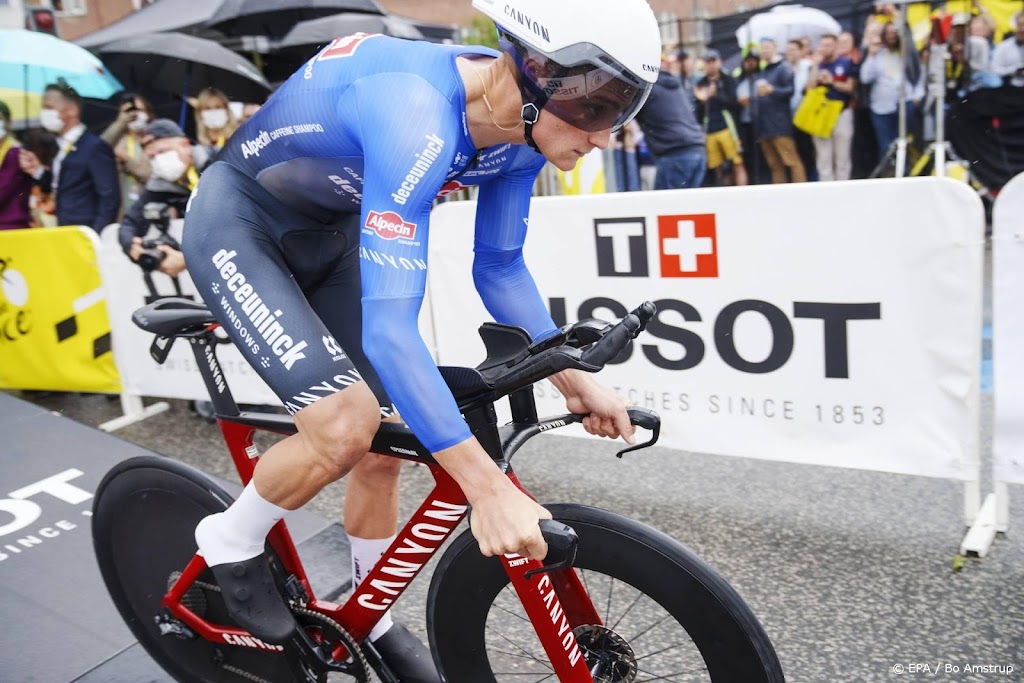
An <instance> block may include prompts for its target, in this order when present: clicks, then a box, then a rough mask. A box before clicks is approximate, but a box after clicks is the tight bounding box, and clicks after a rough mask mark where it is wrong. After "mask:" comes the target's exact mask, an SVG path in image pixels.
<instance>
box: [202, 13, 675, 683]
mask: <svg viewBox="0 0 1024 683" xmlns="http://www.w3.org/2000/svg"><path fill="white" fill-rule="evenodd" d="M473 5H474V6H475V7H476V8H477V9H479V10H481V11H482V12H483V13H485V14H486V15H488V16H489V17H490V18H492V19H493V20H494V21H495V22H496V23H497V24H498V27H499V28H498V32H499V37H500V43H501V48H502V49H501V51H499V52H495V51H492V50H489V49H486V48H480V47H463V46H440V45H433V44H428V43H419V42H407V41H402V40H398V39H392V38H388V37H384V36H379V35H367V34H356V35H354V36H349V37H346V38H339V39H337V40H335V41H334V42H333V43H331V44H330V45H329V46H327V47H326V48H324V49H323V50H321V52H320V53H319V54H318V55H316V56H315V57H313V58H312V59H310V60H309V61H308V62H307V63H306V64H305V66H304V67H303V68H302V69H300V70H299V71H298V72H296V73H295V74H294V75H293V76H292V77H291V78H290V79H289V80H288V81H287V82H286V83H285V84H284V85H283V86H282V87H281V88H280V89H279V90H278V91H277V92H276V93H275V94H274V95H273V97H271V98H270V100H269V101H268V102H267V103H266V105H264V106H263V107H262V108H261V109H260V110H259V111H258V112H256V114H254V115H253V117H252V118H251V119H249V120H248V121H247V122H246V123H245V125H243V126H242V127H241V128H240V129H239V130H238V131H237V132H236V133H235V134H234V136H233V137H232V138H231V139H230V141H229V142H228V144H227V145H226V146H225V148H224V150H223V151H222V153H221V156H220V157H219V160H218V161H217V162H215V163H214V164H212V165H211V166H210V167H209V168H208V169H207V170H206V171H205V173H204V174H203V177H202V180H201V181H200V183H199V185H198V186H197V187H196V189H195V192H194V193H193V196H192V198H191V200H190V202H189V207H188V210H187V213H186V217H185V231H184V243H183V247H184V251H185V255H186V260H187V262H188V268H189V271H190V273H191V274H192V276H193V280H194V281H195V283H196V286H197V287H198V288H199V289H200V291H201V293H202V295H203V297H204V299H205V300H206V301H207V302H208V303H209V304H210V308H211V310H213V312H214V313H215V315H216V316H217V318H218V320H219V321H220V322H221V324H222V325H223V327H224V329H225V330H226V331H227V333H228V334H229V336H230V337H231V338H232V340H233V341H234V343H235V344H236V345H237V346H238V347H239V348H240V350H241V352H242V354H243V355H244V356H245V357H246V358H247V359H248V360H249V362H250V363H251V364H252V365H253V367H254V368H255V369H256V371H257V372H258V373H259V374H260V376H261V377H262V378H263V379H264V380H265V381H266V382H267V384H268V385H269V386H270V387H271V388H272V389H273V390H274V391H275V393H276V394H277V395H278V396H279V397H280V398H281V400H282V401H283V403H284V405H285V407H286V408H287V409H288V411H289V412H291V413H292V414H294V416H295V422H296V425H297V427H298V434H297V435H295V436H292V437H290V438H287V439H284V440H283V441H281V442H279V443H277V444H275V445H274V446H273V447H272V448H270V449H269V450H268V451H267V452H266V453H265V454H263V456H262V457H261V458H260V462H259V464H258V466H257V468H256V471H255V474H254V476H253V479H252V481H251V482H250V483H249V485H248V486H247V487H246V488H245V489H244V491H243V492H242V494H241V496H240V497H239V499H238V500H237V501H235V503H234V504H232V506H231V507H230V508H229V509H228V510H227V511H226V512H224V513H221V514H218V515H213V516H211V517H208V518H206V519H204V520H203V521H202V522H201V523H200V524H199V526H198V527H197V529H196V541H197V543H198V546H199V549H200V551H201V552H202V553H203V556H204V557H205V559H206V562H207V563H208V564H209V565H210V566H211V568H212V570H213V573H214V575H215V576H216V578H217V580H218V582H219V583H220V584H221V586H222V587H223V588H224V591H223V595H224V598H225V601H226V602H227V605H228V609H229V610H231V612H232V616H234V617H235V618H236V619H237V621H238V623H239V625H241V626H242V627H244V628H246V629H247V630H249V631H250V632H252V633H253V634H255V635H256V636H258V637H260V638H262V639H263V640H266V641H268V642H284V641H286V640H287V639H288V637H289V636H290V634H291V633H292V630H293V629H294V627H295V625H294V621H293V619H292V617H291V615H290V613H289V611H288V609H287V607H286V606H285V604H284V602H283V600H282V598H281V597H280V596H279V595H278V594H277V592H276V591H275V590H274V586H273V581H272V578H271V575H270V571H269V569H268V567H267V563H266V562H265V560H264V558H263V557H262V555H261V553H262V552H263V546H264V539H265V536H266V534H267V533H268V532H269V530H270V528H271V527H272V526H273V525H274V524H275V523H276V522H277V521H278V520H279V519H281V517H283V516H284V515H285V513H286V512H287V511H289V510H293V509H296V508H298V507H300V506H302V505H304V504H305V503H306V502H308V501H309V500H310V499H311V498H312V497H313V496H315V495H316V493H317V492H319V491H320V489H322V488H323V487H324V486H326V485H327V484H328V483H330V482H332V481H335V480H337V479H340V478H341V477H343V476H345V475H346V474H350V475H351V476H349V479H348V489H347V493H346V500H345V529H346V532H347V533H348V534H349V535H350V540H351V545H352V556H353V577H354V581H356V582H358V581H359V580H360V579H361V578H362V577H363V576H364V575H365V573H366V572H367V571H368V570H369V569H370V568H371V567H372V566H373V564H374V563H375V562H376V560H377V559H378V558H379V557H380V555H381V554H382V553H383V552H384V551H385V550H386V549H387V547H388V546H389V545H390V543H391V541H392V540H393V538H394V534H395V530H396V528H397V520H398V466H399V464H400V461H399V460H396V459H394V458H385V457H382V456H376V455H369V456H367V455H366V451H367V449H368V447H369V446H370V443H371V440H372V438H373V436H374V434H375V432H376V431H377V428H378V425H379V423H380V420H381V419H382V418H383V419H390V420H395V419H398V414H399V413H400V414H401V417H402V418H403V419H404V420H405V422H406V423H407V424H408V425H409V427H410V428H411V429H412V431H413V432H414V433H415V434H416V435H417V437H418V438H419V439H420V440H421V441H422V442H423V444H424V445H425V446H426V447H427V448H429V449H430V451H431V452H432V453H433V454H434V456H435V458H436V459H437V461H438V462H439V463H440V464H441V465H442V467H444V469H445V470H447V471H448V472H449V473H450V474H451V475H452V476H453V478H454V479H455V480H456V481H457V482H458V483H459V484H460V485H461V486H462V488H463V490H464V491H465V493H466V495H467V498H468V499H469V502H470V503H471V505H472V506H473V515H472V517H471V528H472V530H473V534H474V536H475V537H476V539H477V540H478V541H479V544H480V549H481V551H482V552H483V553H484V554H485V555H495V554H499V553H511V552H518V553H520V554H522V555H524V556H528V557H531V558H538V559H539V558H543V556H544V555H545V554H546V544H545V542H544V540H543V537H542V536H541V534H540V531H539V528H538V525H537V522H538V520H539V519H542V518H547V517H549V514H548V513H547V511H546V510H544V508H542V507H541V506H539V505H537V504H536V503H534V502H533V501H532V500H531V499H529V498H528V497H526V496H525V495H523V494H522V493H521V492H520V491H519V490H518V489H517V488H515V487H514V485H512V484H511V483H510V481H509V480H508V478H507V477H505V476H503V475H502V473H501V472H500V471H499V470H498V469H497V468H496V467H494V464H493V462H492V461H491V460H490V459H489V458H488V457H487V455H486V453H485V451H484V450H483V448H482V447H481V446H480V444H479V443H478V442H477V441H476V439H475V438H474V437H473V436H472V435H471V434H470V432H469V430H468V428H467V426H466V424H465V422H464V421H463V419H462V417H461V415H460V413H459V410H458V408H457V406H456V404H455V401H454V399H453V398H452V395H451V392H450V391H449V390H448V388H447V386H446V385H445V383H444V381H443V380H442V378H441V376H440V374H439V372H438V371H437V368H436V366H435V365H434V363H433V361H432V359H431V356H430V353H429V352H428V350H427V347H426V345H425V344H424V343H423V341H422V339H421V338H420V335H419V331H418V326H417V317H418V314H419V310H420V304H421V301H422V297H423V293H424V286H425V283H426V261H427V238H428V223H429V217H430V208H431V204H432V202H433V200H434V199H435V197H437V196H438V195H439V193H441V194H443V193H445V192H447V191H452V190H456V189H458V188H462V187H466V186H470V185H479V186H480V192H479V209H478V214H477V228H476V235H475V241H474V247H475V252H476V255H475V261H474V265H473V275H474V280H475V284H476V287H477V289H478V291H479V293H480V295H481V298H482V299H483V301H484V303H485V305H486V306H487V309H488V311H489V312H490V314H491V315H492V316H493V317H494V318H495V319H496V320H497V321H498V322H502V323H508V324H515V325H519V326H521V327H523V328H525V329H526V330H527V331H528V332H529V333H530V334H531V335H532V336H533V337H534V338H540V337H542V336H543V335H545V334H546V333H548V332H550V331H552V330H553V329H554V327H555V325H554V323H553V322H552V319H551V317H550V315H549V314H548V312H547V310H546V307H545V305H544V302H543V299H542V298H541V296H540V295H539V293H538V291H537V288H536V285H535V284H534V281H533V279H532V277H531V276H530V274H529V272H528V271H527V269H526V266H525V265H524V262H523V257H522V246H523V241H524V239H525V236H526V231H527V227H528V216H529V207H530V196H531V190H532V187H533V184H534V179H535V177H536V175H537V173H538V172H539V170H540V169H541V167H542V166H543V164H544V162H545V159H547V160H548V161H551V162H552V163H553V164H555V165H556V166H557V167H559V168H561V169H563V170H571V169H572V168H573V167H574V166H575V165H576V163H577V161H578V160H579V159H580V157H582V156H583V155H585V154H586V153H588V152H590V151H591V150H592V149H594V148H600V149H604V148H605V147H607V145H608V142H609V137H610V135H611V133H612V132H613V131H615V130H617V129H619V128H621V127H622V126H623V125H624V124H625V123H627V122H628V121H629V120H630V119H632V117H633V116H634V115H635V114H636V112H637V111H638V110H639V108H640V107H641V106H642V105H643V103H644V101H645V99H646V98H647V95H648V94H649V93H650V90H651V87H652V85H653V83H654V81H655V80H656V78H657V75H658V69H659V59H660V50H661V45H660V34H659V30H658V25H657V21H656V20H655V18H654V15H653V13H652V11H651V9H650V7H649V6H648V4H647V2H646V0H599V1H598V0H564V1H562V2H550V1H549V0H509V1H508V2H502V3H497V2H494V1H493V0H474V2H473ZM553 382H554V384H555V385H556V386H557V387H558V389H559V390H560V391H561V392H562V394H564V396H565V397H566V403H567V406H568V408H569V410H571V411H573V412H578V413H589V417H588V418H586V420H585V422H584V425H585V428H586V429H587V431H589V432H590V433H592V434H596V435H600V436H605V437H611V438H617V437H620V436H621V437H623V438H625V439H626V441H628V442H629V443H632V442H633V437H632V433H633V427H632V426H631V425H630V423H629V418H628V415H627V413H626V407H627V406H626V403H625V401H624V400H623V399H621V398H620V397H618V396H617V395H616V394H615V393H614V392H613V391H611V390H610V389H607V388H605V387H603V386H601V385H600V384H598V383H597V382H596V381H594V380H593V379H592V378H591V376H590V375H587V374H585V373H581V372H576V371H566V372H563V373H561V374H559V375H556V376H554V377H553ZM396 408H397V410H396ZM364 456H365V457H364ZM370 640H371V641H372V642H374V644H375V646H376V647H377V649H378V650H379V651H380V652H381V653H382V655H383V656H384V657H385V659H386V660H387V661H388V662H389V665H391V666H392V667H393V668H395V669H397V671H396V673H397V674H398V675H399V677H400V678H401V680H402V681H408V682H410V683H416V682H417V681H436V680H438V678H437V674H436V672H434V671H433V668H432V666H431V665H430V664H429V662H430V656H429V654H428V653H427V652H426V649H425V648H424V647H423V645H422V644H421V643H419V641H418V640H417V639H416V638H415V637H414V636H412V635H411V634H409V633H408V631H407V630H405V629H404V628H400V626H399V625H397V624H395V625H392V621H391V619H390V616H388V615H385V618H384V619H382V621H381V622H380V623H379V624H378V625H377V627H376V628H375V629H374V631H373V632H372V633H371V634H370Z"/></svg>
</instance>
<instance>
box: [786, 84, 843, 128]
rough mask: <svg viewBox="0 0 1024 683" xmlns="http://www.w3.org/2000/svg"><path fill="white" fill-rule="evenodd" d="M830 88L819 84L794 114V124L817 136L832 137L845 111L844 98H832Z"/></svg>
mask: <svg viewBox="0 0 1024 683" xmlns="http://www.w3.org/2000/svg"><path fill="white" fill-rule="evenodd" d="M827 94H828V88H826V87H825V86H819V87H817V88H815V89H814V90H811V91H810V92H809V93H807V95H806V96H805V97H804V101H803V102H801V103H800V107H799V108H798V109H797V110H796V114H794V115H793V125H794V126H796V127H797V128H799V129H800V130H802V131H803V132H805V133H807V134H808V135H813V136H814V137H816V138H825V139H828V138H830V137H832V129H833V128H835V127H836V122H837V121H838V120H839V115H840V114H842V113H843V102H842V100H830V99H828V98H827V97H826V96H825V95H827Z"/></svg>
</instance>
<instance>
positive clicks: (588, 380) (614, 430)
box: [551, 370, 636, 445]
mask: <svg viewBox="0 0 1024 683" xmlns="http://www.w3.org/2000/svg"><path fill="white" fill-rule="evenodd" d="M551 381H552V382H553V383H554V385H555V386H556V387H558V390H559V391H560V392H562V395H564V396H565V405H566V407H567V408H568V409H569V411H570V412H573V413H589V415H588V416H587V417H585V418H584V419H583V428H584V429H585V430H587V432H589V433H590V434H594V435H595V436H606V437H608V438H610V439H617V438H619V437H620V436H621V437H622V439H623V440H624V441H625V442H626V443H628V444H631V445H632V444H634V443H636V439H635V438H633V434H634V433H635V432H636V427H635V426H633V425H632V424H631V423H630V421H629V413H627V412H626V408H628V407H629V402H628V401H626V399H624V398H622V397H621V396H619V395H618V394H616V393H615V392H614V391H612V390H611V389H609V388H608V387H606V386H604V385H602V384H599V383H598V382H597V381H596V380H594V379H593V378H592V377H591V376H590V375H588V374H586V373H584V372H581V371H579V370H565V371H563V372H560V373H558V374H557V375H552V376H551Z"/></svg>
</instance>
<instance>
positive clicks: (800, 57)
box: [786, 40, 817, 179]
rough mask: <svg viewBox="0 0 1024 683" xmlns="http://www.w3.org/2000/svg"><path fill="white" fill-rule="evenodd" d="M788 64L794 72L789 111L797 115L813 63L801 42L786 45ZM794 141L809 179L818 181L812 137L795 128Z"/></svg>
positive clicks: (795, 41)
mask: <svg viewBox="0 0 1024 683" xmlns="http://www.w3.org/2000/svg"><path fill="white" fill-rule="evenodd" d="M786 63H787V64H789V68H790V69H792V70H793V97H792V98H790V100H789V111H790V113H791V114H796V110H797V109H799V108H800V104H801V103H802V102H803V101H804V93H805V92H806V90H807V79H808V77H809V76H810V75H811V67H812V66H813V63H812V61H811V59H810V58H809V57H807V56H805V55H804V48H803V43H801V42H800V41H799V40H791V41H789V42H788V43H786ZM793 141H794V142H796V152H797V154H799V155H800V163H802V164H803V165H804V169H805V170H806V171H807V176H808V178H811V179H817V172H816V171H815V161H814V142H813V141H812V140H811V136H810V135H808V134H807V133H805V132H803V131H802V130H798V129H796V128H794V129H793Z"/></svg>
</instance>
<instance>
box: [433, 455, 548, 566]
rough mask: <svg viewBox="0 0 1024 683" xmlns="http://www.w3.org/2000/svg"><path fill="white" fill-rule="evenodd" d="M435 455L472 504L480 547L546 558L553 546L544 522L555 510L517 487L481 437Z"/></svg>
mask: <svg viewBox="0 0 1024 683" xmlns="http://www.w3.org/2000/svg"><path fill="white" fill-rule="evenodd" d="M434 459H435V460H437V462H438V463H440V465H441V467H443V468H444V469H445V471H446V472H448V474H450V475H451V476H452V478H453V479H455V481H456V482H458V484H459V486H460V487H461V488H462V490H463V491H464V492H465V493H466V499H467V500H468V501H469V504H470V505H472V506H473V514H472V515H470V519H469V526H470V529H472V530H473V537H474V538H476V540H477V542H478V543H479V544H480V552H482V553H483V554H484V555H486V556H487V557H491V556H492V555H505V554H508V553H518V554H520V555H522V556H523V557H530V558H533V559H538V560H542V559H544V557H545V556H546V555H547V554H548V545H547V542H546V541H545V540H544V536H543V535H542V534H541V532H540V524H539V523H540V520H542V519H551V513H550V512H548V511H547V510H545V509H544V508H543V507H541V506H540V505H538V504H537V503H536V502H534V501H533V499H531V498H530V497H529V496H527V495H526V494H525V493H523V492H522V491H520V490H519V489H518V488H516V485H515V484H513V483H512V482H511V481H510V480H509V478H508V477H507V476H505V474H504V473H503V472H502V471H501V470H500V469H498V468H497V467H496V466H495V464H494V461H493V460H491V459H490V457H488V455H487V452H486V451H485V450H484V449H483V448H481V446H480V443H479V442H478V441H477V440H476V439H474V438H469V439H466V440H465V441H463V442H462V443H458V444H455V445H454V446H450V447H449V448H446V449H444V450H443V451H438V452H436V453H434Z"/></svg>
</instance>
